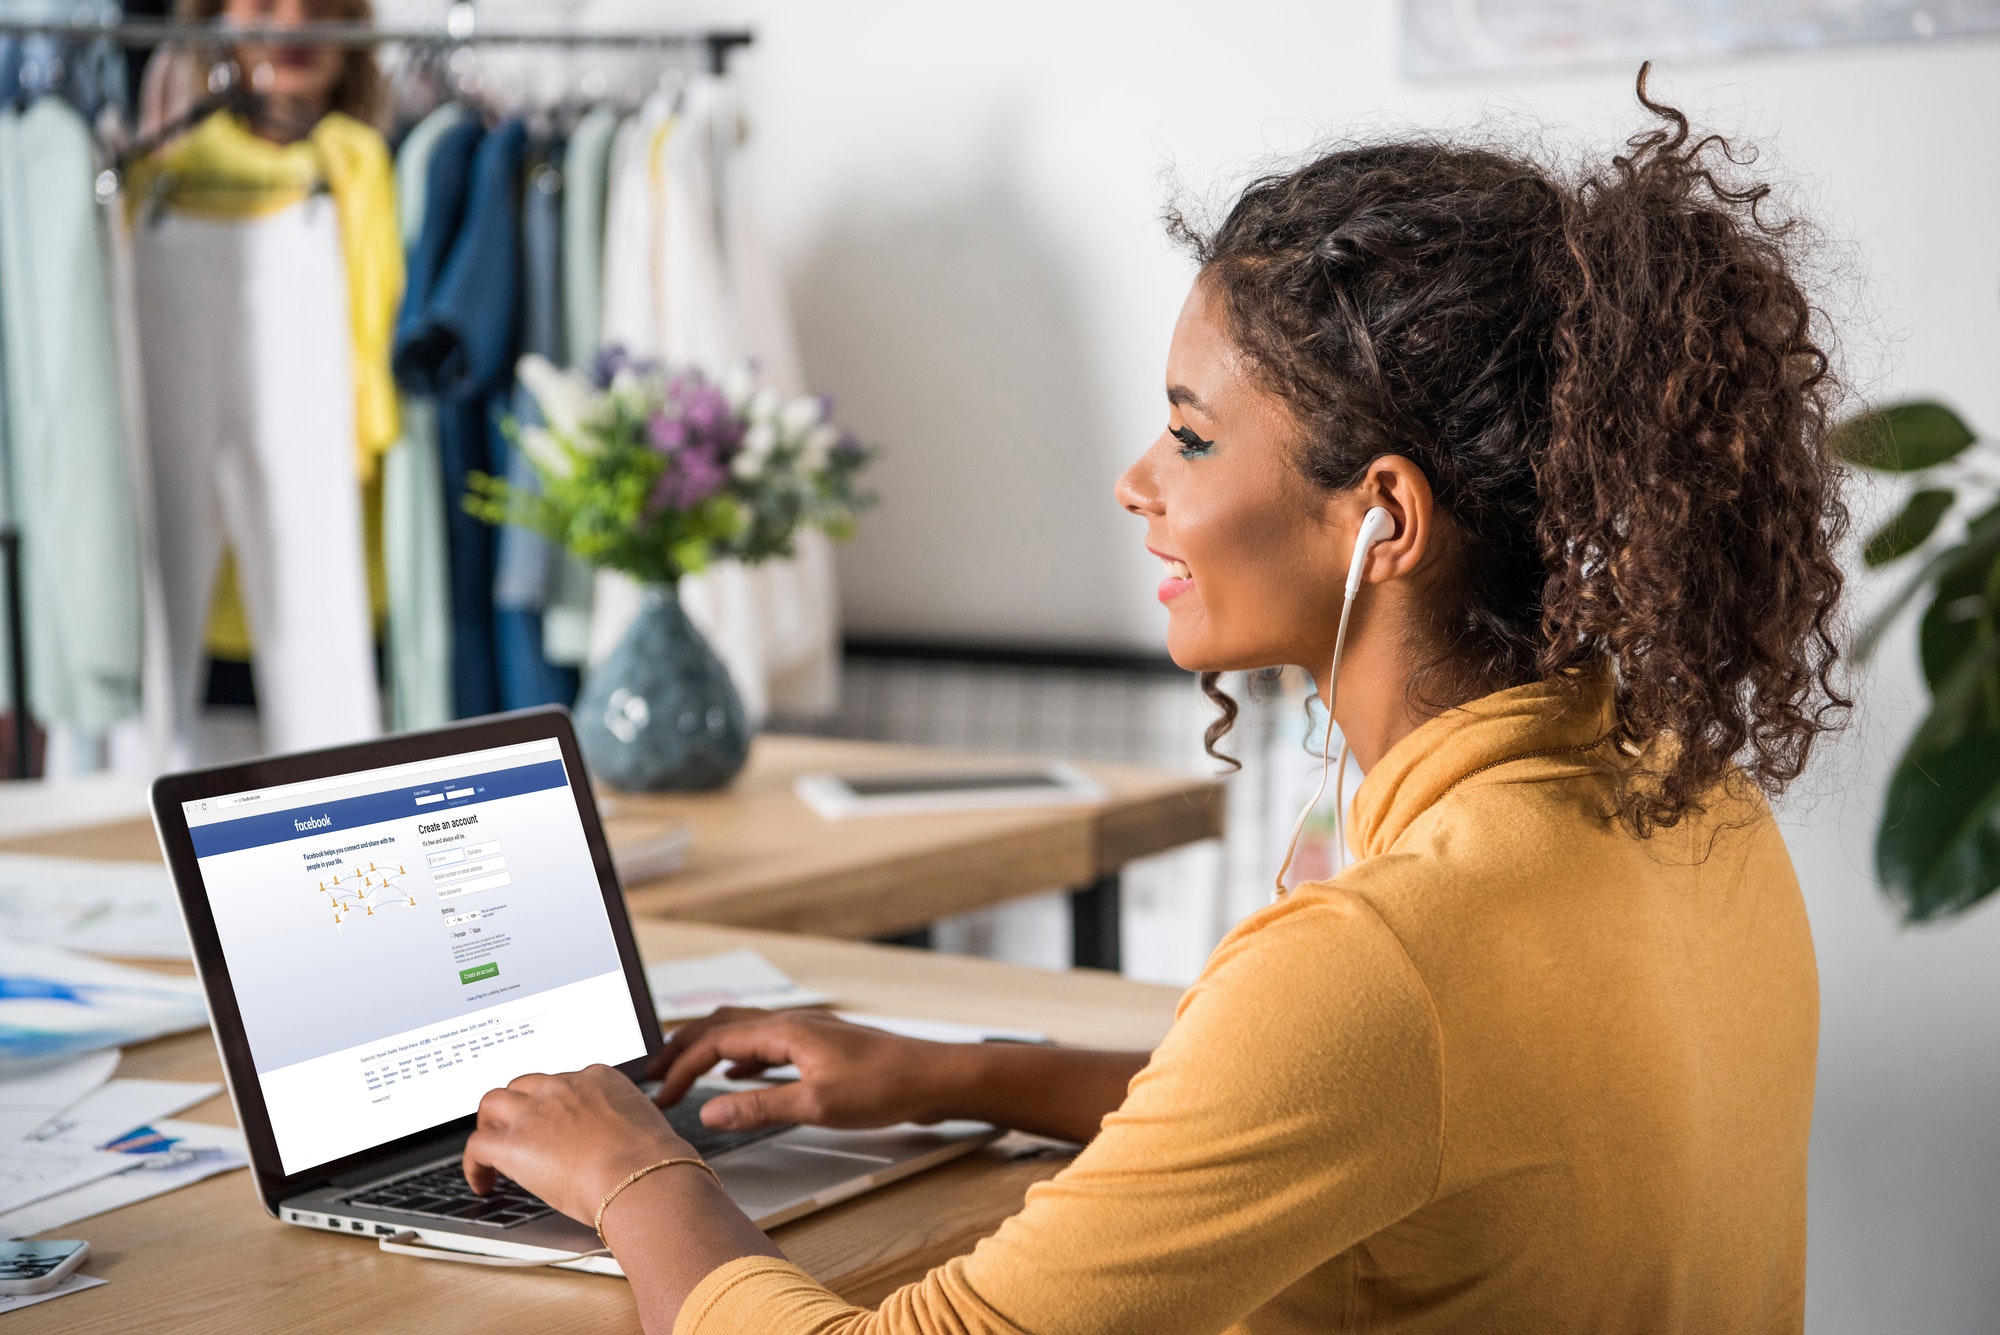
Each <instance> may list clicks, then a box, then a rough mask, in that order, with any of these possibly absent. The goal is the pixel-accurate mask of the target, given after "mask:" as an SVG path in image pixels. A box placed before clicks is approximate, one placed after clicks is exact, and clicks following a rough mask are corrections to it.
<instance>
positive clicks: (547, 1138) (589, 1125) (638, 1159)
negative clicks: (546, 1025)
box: [461, 1066, 693, 1220]
mask: <svg viewBox="0 0 2000 1335" xmlns="http://www.w3.org/2000/svg"><path fill="white" fill-rule="evenodd" d="M692 1153H693V1151H692V1149H691V1148H690V1147H689V1146H688V1144H687V1142H685V1141H683V1140H682V1139H681V1138H680V1137H679V1136H677V1135H675V1134H674V1132H673V1129H672V1128H671V1127H669V1126H668V1125H667V1122H666V1119H665V1118H663V1117H661V1116H660V1113H659V1110H658V1109H656V1108H654V1107H653V1106H652V1105H651V1104H649V1103H648V1102H647V1101H646V1096H645V1095H644V1094H641V1093H640V1092H639V1090H638V1087H637V1086H635V1085H634V1084H633V1083H632V1082H631V1081H630V1080H629V1079H627V1078H626V1077H625V1076H624V1075H622V1074H620V1073H619V1072H618V1071H617V1070H615V1069H613V1068H612V1067H609V1066H592V1067H590V1068H588V1069H587V1070H582V1071H570V1072H567V1073H565V1074H562V1075H529V1076H522V1077H520V1078H519V1079H517V1080H515V1081H513V1082H512V1083H511V1084H509V1085H508V1087H507V1088H505V1089H495V1090H489V1091H488V1092H487V1093H486V1095H485V1096H484V1097H483V1098H481V1099H480V1101H479V1117H478V1123H477V1125H476V1126H475V1127H474V1129H473V1132H472V1135H471V1136H469V1137H468V1138H467V1139H466V1143H465V1151H464V1153H463V1155H461V1165H462V1167H463V1169H464V1172H465V1180H466V1182H467V1184H468V1185H470V1186H471V1187H472V1189H473V1190H474V1191H475V1192H477V1193H479V1194H480V1195H482V1196H483V1195H486V1194H487V1193H489V1192H490V1191H491V1190H492V1189H493V1179H494V1178H495V1176H497V1175H500V1174H505V1175H506V1176H507V1177H509V1178H512V1179H513V1180H514V1181H516V1182H518V1183H520V1184H521V1185H522V1186H523V1187H526V1188H527V1189H528V1190H529V1191H531V1192H533V1193H534V1194H535V1195H537V1196H539V1197H541V1198H542V1199H543V1200H545V1201H547V1202H548V1203H549V1204H550V1205H552V1206H554V1207H555V1208H556V1209H558V1210H560V1211H562V1212H563V1213H564V1214H566V1215H568V1216H569V1217H570V1218H572V1219H585V1220H587V1219H589V1218H590V1212H591V1211H592V1210H593V1209H595V1208H596V1206H597V1204H598V1203H599V1202H600V1201H601V1200H602V1199H603V1197H604V1193H605V1192H606V1191H607V1190H609V1188H610V1187H611V1186H612V1185H613V1184H615V1183H617V1182H618V1181H619V1180H620V1179H622V1178H623V1177H624V1176H625V1175H626V1174H628V1173H630V1172H631V1171H632V1170H633V1169H634V1168H638V1167H643V1166H644V1165H645V1164H647V1163H652V1162H657V1161H658V1160H659V1159H662V1158H667V1157H671V1156H675V1155H683V1156H685V1155H690V1154H692Z"/></svg>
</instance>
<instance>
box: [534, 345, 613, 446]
mask: <svg viewBox="0 0 2000 1335" xmlns="http://www.w3.org/2000/svg"><path fill="white" fill-rule="evenodd" d="M516 374H518V375H519V376H520V377H521V383H522V384H524V385H526V386H527V387H528V392H529V393H530V394H532V395H534V396H535V402H536V403H537V404H539V405H540V406H541V409H542V418H543V420H544V421H546V422H547V423H548V424H549V426H550V428H551V429H553V430H555V431H557V432H560V433H561V434H562V435H565V436H572V437H573V436H575V435H576V434H577V428H578V427H579V426H581V425H582V424H583V423H584V421H585V420H586V419H587V418H589V417H590V415H591V414H592V413H594V412H595V411H596V410H597V406H598V401H599V395H598V393H597V390H596V389H595V388H594V387H593V386H592V385H591V383H590V380H589V379H588V378H587V377H585V376H583V375H580V374H578V373H577V372H575V371H565V370H563V369H562V368H561V367H558V366H556V365H555V364H554V363H553V362H551V361H549V359H548V358H546V357H544V356H541V355H540V354H539V353H533V352H531V353H529V354H528V355H527V356H525V357H523V358H521V362H520V365H519V366H518V367H517V368H516Z"/></svg>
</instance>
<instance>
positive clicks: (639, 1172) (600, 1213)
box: [591, 1158, 722, 1247]
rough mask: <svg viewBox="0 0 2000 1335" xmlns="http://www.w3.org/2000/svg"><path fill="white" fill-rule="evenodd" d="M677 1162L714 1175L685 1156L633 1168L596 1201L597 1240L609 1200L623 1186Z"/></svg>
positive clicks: (703, 1163) (717, 1180) (717, 1182)
mask: <svg viewBox="0 0 2000 1335" xmlns="http://www.w3.org/2000/svg"><path fill="white" fill-rule="evenodd" d="M678 1163H687V1164H693V1165H694V1166H695V1167H696V1168H699V1169H701V1171H702V1172H704V1173H707V1174H708V1175H709V1176H710V1177H715V1170H714V1169H713V1168H710V1167H709V1166H708V1164H707V1162H706V1161H704V1160H701V1159H687V1158H681V1159H662V1160H660V1161H659V1162H658V1163H649V1164H647V1165H646V1166H645V1167H644V1168H640V1169H635V1170H634V1171H633V1173H632V1175H631V1176H630V1177H628V1178H626V1179H625V1180H624V1181H623V1182H620V1183H619V1184H618V1185H617V1186H615V1187H613V1188H612V1189H611V1190H609V1191H607V1192H605V1193H604V1199H603V1200H602V1201H601V1202H599V1203H598V1206H597V1218H596V1220H595V1221H593V1222H592V1223H591V1227H592V1228H594V1229H596V1230H597V1240H598V1241H599V1242H604V1212H605V1211H606V1210H608V1209H610V1208H611V1202H613V1201H615V1200H617V1199H618V1193H619V1192H621V1191H623V1190H625V1188H627V1187H629V1186H631V1185H632V1184H633V1183H634V1182H637V1181H638V1180H639V1179H640V1178H642V1177H644V1176H645V1175H646V1174H648V1173H657V1172H659V1171H660V1170H661V1169H662V1168H672V1167H673V1166H674V1165H675V1164H678ZM715 1185H716V1186H717V1187H721V1186H722V1179H721V1178H719V1177H715ZM604 1245H605V1246H607V1247H609V1246H610V1245H611V1244H610V1243H608V1242H604Z"/></svg>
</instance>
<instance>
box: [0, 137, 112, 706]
mask: <svg viewBox="0 0 2000 1335" xmlns="http://www.w3.org/2000/svg"><path fill="white" fill-rule="evenodd" d="M96 176H97V161H96V149H95V146H94V145H93V143H92V141H91V136H90V130H89V127H87V126H86V125H85V124H84V122H83V118H82V117H81V116H80V115H78V114H77V112H76V111H75V110H74V109H73V108H72V107H70V106H69V105H67V104H66V103H64V102H62V101H60V100H58V99H55V98H43V99H41V100H39V101H37V102H36V103H35V104H34V105H33V106H32V107H30V108H28V110H27V111H25V112H22V113H19V114H18V115H17V114H15V113H13V112H7V113H5V114H0V342H4V345H5V361H4V368H5V386H6V390H5V400H6V404H5V407H6V411H5V438H6V444H7V473H8V474H9V480H10V485H9V488H8V490H9V493H10V494H9V498H8V499H9V501H10V502H11V504H12V507H13V514H12V517H13V518H14V519H15V521H16V522H17V523H18V524H19V526H20V530H21V557H22V585H23V603H24V607H23V611H24V621H25V626H24V629H25V635H26V640H27V644H26V652H27V661H28V674H27V675H28V690H29V698H30V701H31V704H32V706H33V709H34V712H35V713H36V714H37V715H38V716H39V717H40V719H41V720H42V721H43V722H44V723H45V724H47V723H64V724H68V725H70V726H72V727H73V728H75V729H77V730H79V731H80V732H83V733H87V734H97V733H102V732H103V731H104V730H105V729H107V728H109V727H110V726H111V725H112V724H115V723H118V722H119V721H121V720H123V719H127V718H130V717H132V716H133V715H135V714H137V713H138V711H139V705H140V674H141V666H142V660H141V655H142V651H143V650H142V646H143V639H142V633H141V632H142V627H143V622H144V615H145V613H144V599H143V595H142V588H141V582H140V581H141V576H140V568H141V555H140V549H139V527H138V507H137V501H136V497H135V493H134V488H133V484H132V471H131V462H132V461H131V456H130V453H129V451H128V448H127V442H126V432H125V420H124V382H123V377H122V375H121V368H120V365H119V356H118V341H117V335H116V332H115V329H114V326H113V314H112V288H111V275H110V269H109V249H108V238H107V235H106V232H105V221H104V218H103V214H102V210H101V209H100V208H99V206H98V204H97V202H96V194H95V191H94V189H93V182H94V180H95V178H96ZM5 629H6V628H5V625H4V623H0V637H4V634H5ZM4 650H5V646H4V643H0V672H4V671H5V665H6V664H7V663H8V662H10V661H11V660H10V659H9V657H8V656H7V655H6V653H5V652H4Z"/></svg>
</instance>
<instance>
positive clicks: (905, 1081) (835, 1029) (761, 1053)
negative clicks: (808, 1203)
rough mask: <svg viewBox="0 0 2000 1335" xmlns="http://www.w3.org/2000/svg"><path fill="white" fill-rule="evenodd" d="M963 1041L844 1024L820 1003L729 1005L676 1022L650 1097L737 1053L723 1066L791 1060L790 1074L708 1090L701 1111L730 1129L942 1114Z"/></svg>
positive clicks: (754, 1069)
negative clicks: (789, 1007)
mask: <svg viewBox="0 0 2000 1335" xmlns="http://www.w3.org/2000/svg"><path fill="white" fill-rule="evenodd" d="M965 1048H966V1045H964V1044H954V1043H926V1042H923V1041H921V1040H919V1039H914V1038H903V1037H900V1036H898V1035H896V1034H890V1033H885V1032H883V1031H882V1030H880V1029H870V1028H868V1027H867V1026H866V1025H859V1024H850V1023H848V1022H847V1021H846V1020H843V1019H841V1018H839V1017H838V1016H835V1015H829V1014H827V1013H826V1012H825V1011H804V1010H802V1011H783V1012H772V1011H760V1010H745V1009H742V1008H740V1007H726V1008H724V1009H722V1010H719V1011H717V1012H716V1013H715V1014H713V1015H711V1016H708V1017H707V1018H705V1019H700V1020H690V1021H689V1022H688V1023H686V1024H684V1025H682V1026H681V1027H680V1028H679V1029H677V1030H675V1031H674V1033H673V1036H672V1037H671V1038H669V1039H668V1040H667V1046H666V1049H665V1050H664V1051H663V1052H661V1054H660V1055H659V1056H658V1057H656V1058H654V1059H653V1063H652V1065H651V1066H650V1067H649V1068H648V1070H647V1073H648V1074H649V1075H653V1076H661V1077H664V1083H663V1084H661V1086H660V1089H659V1092H658V1093H657V1094H655V1095H654V1096H653V1097H654V1099H655V1101H657V1102H658V1103H660V1104H661V1105H662V1106H665V1105H668V1104H673V1103H677V1102H679V1101H680V1099H681V1097H682V1096H683V1095H684V1094H686V1093H687V1092H688V1087H689V1086H690V1085H692V1084H694V1082H695V1080H696V1078H697V1077H699V1076H701V1075H703V1074H704V1073H706V1072H707V1071H708V1070H709V1068H711V1067H713V1066H714V1065H715V1064H716V1063H717V1062H718V1061H727V1062H732V1063H734V1065H732V1066H731V1067H730V1068H729V1076H730V1078H731V1079H737V1080H745V1079H750V1078H753V1077H755V1076H757V1075H759V1074H761V1073H762V1072H763V1071H765V1070H768V1069H769V1068H771V1067H773V1066H786V1065H791V1066H796V1067H798V1068H799V1079H798V1080H797V1081H795V1082H788V1083H786V1084H781V1085H775V1086H773V1087H771V1088H769V1089H755V1090H745V1091H743V1092H741V1093H737V1094H729V1095H724V1096H723V1097H721V1098H717V1099H712V1100H710V1101H709V1102H708V1103H707V1104H706V1105H704V1106H703V1108H702V1110H701V1120H702V1121H703V1122H704V1123H705V1124H706V1125H708V1126H712V1127H718V1128H731V1129H740V1128H747V1127H754V1126H768V1125H772V1124H776V1123H785V1122H806V1123H810V1124H812V1125H814V1126H830V1127H839V1128H844V1129H848V1130H854V1129H858V1128H862V1127H875V1126H891V1125H893V1124H895V1123H897V1122H935V1121H939V1120H942V1119H943V1118H944V1117H945V1116H947V1114H946V1112H945V1111H944V1108H945V1106H946V1105H947V1104H948V1103H949V1102H951V1100H952V1091H953V1089H954V1088H955V1086H956V1085H958V1084H959V1083H962V1077H961V1076H960V1075H959V1074H958V1073H957V1067H958V1066H959V1065H962V1064H963V1063H964V1062H965V1060H966V1059H967V1055H968V1054H967V1053H966V1051H965Z"/></svg>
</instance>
